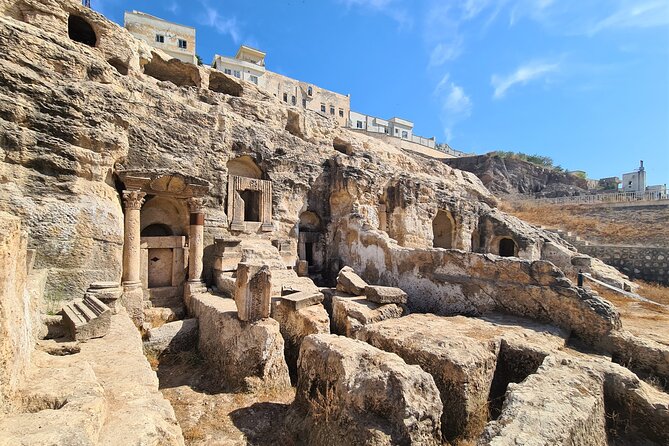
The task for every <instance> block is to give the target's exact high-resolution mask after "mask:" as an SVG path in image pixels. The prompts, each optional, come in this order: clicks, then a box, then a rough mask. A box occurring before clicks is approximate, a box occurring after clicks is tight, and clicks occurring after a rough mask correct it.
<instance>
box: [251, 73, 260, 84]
mask: <svg viewBox="0 0 669 446" xmlns="http://www.w3.org/2000/svg"><path fill="white" fill-rule="evenodd" d="M250 79H251V82H253V83H254V84H256V85H258V76H254V75H251V76H250Z"/></svg>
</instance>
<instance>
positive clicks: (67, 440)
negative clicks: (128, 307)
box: [0, 314, 184, 446]
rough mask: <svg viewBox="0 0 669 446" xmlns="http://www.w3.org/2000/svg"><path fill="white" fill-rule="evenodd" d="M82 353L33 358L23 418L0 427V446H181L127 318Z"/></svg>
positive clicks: (123, 316) (24, 393)
mask: <svg viewBox="0 0 669 446" xmlns="http://www.w3.org/2000/svg"><path fill="white" fill-rule="evenodd" d="M79 347H80V351H79V352H78V353H77V352H76V350H75V351H73V352H72V354H69V355H65V356H54V355H50V354H47V353H45V352H36V353H35V356H36V361H35V365H34V368H32V370H31V373H30V376H29V377H28V379H27V381H26V382H25V385H24V386H22V389H21V390H20V395H21V400H22V407H21V410H20V411H18V413H14V414H11V415H8V416H7V417H5V418H3V419H1V420H0V444H2V445H8V446H9V445H15V444H30V445H37V446H39V445H44V446H47V445H54V444H58V445H61V444H63V445H65V444H67V445H89V444H90V445H93V444H95V445H109V446H112V445H118V444H145V445H154V446H158V445H160V446H162V445H183V444H184V440H183V436H182V433H181V429H180V427H179V425H178V424H177V421H176V417H175V415H174V410H173V409H172V406H171V405H170V404H169V403H168V402H167V400H165V399H164V398H163V396H162V394H161V393H160V391H159V390H158V379H157V377H156V375H155V373H153V371H152V370H151V368H150V367H149V364H148V362H147V361H146V358H145V357H144V354H143V353H142V341H141V339H140V336H139V333H138V331H137V329H136V328H135V326H134V325H133V323H132V322H131V321H130V319H129V318H128V316H127V314H119V315H114V316H112V323H111V327H110V331H109V333H108V334H107V336H105V337H103V338H98V339H91V340H89V341H88V342H85V343H80V344H79Z"/></svg>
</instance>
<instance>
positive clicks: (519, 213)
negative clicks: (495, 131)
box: [500, 202, 669, 244]
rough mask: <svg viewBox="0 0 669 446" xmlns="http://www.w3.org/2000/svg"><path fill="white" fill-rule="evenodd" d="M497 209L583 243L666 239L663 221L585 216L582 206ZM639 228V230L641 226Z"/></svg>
mask: <svg viewBox="0 0 669 446" xmlns="http://www.w3.org/2000/svg"><path fill="white" fill-rule="evenodd" d="M500 209H501V210H503V211H504V212H506V213H509V214H511V215H515V216H516V217H518V218H520V219H521V220H524V221H526V222H529V223H532V224H535V225H540V226H545V227H547V228H551V229H562V230H565V231H569V232H573V233H575V234H576V235H578V236H580V237H583V238H584V239H586V240H593V241H601V242H604V243H611V244H630V243H639V242H642V241H643V240H642V238H643V235H644V234H649V235H652V238H653V239H660V240H661V239H664V240H669V226H667V225H666V224H665V222H664V219H663V218H657V219H656V221H653V222H651V221H643V222H641V221H639V220H638V219H630V220H629V221H625V222H622V221H610V220H606V219H604V218H598V217H592V216H586V215H584V210H585V209H587V207H584V206H583V205H549V204H541V203H537V204H535V203H527V202H522V203H509V202H502V203H500ZM640 225H641V227H640Z"/></svg>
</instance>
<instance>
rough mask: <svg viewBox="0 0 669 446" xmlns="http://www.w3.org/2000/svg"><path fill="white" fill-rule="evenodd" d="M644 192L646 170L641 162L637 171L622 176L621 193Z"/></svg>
mask: <svg viewBox="0 0 669 446" xmlns="http://www.w3.org/2000/svg"><path fill="white" fill-rule="evenodd" d="M645 190H646V169H645V168H644V167H643V161H641V162H640V165H639V169H637V170H635V171H634V172H630V173H624V174H623V192H645Z"/></svg>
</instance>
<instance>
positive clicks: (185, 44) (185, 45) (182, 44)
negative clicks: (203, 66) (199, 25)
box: [179, 39, 188, 50]
mask: <svg viewBox="0 0 669 446" xmlns="http://www.w3.org/2000/svg"><path fill="white" fill-rule="evenodd" d="M179 48H181V49H182V50H185V49H186V48H188V42H186V41H185V40H184V39H179Z"/></svg>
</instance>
